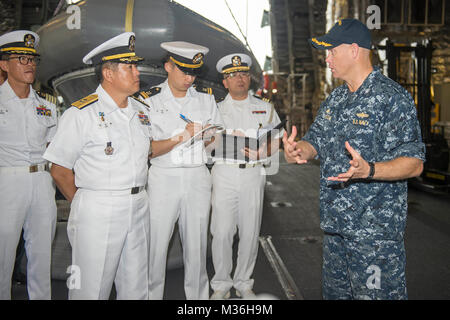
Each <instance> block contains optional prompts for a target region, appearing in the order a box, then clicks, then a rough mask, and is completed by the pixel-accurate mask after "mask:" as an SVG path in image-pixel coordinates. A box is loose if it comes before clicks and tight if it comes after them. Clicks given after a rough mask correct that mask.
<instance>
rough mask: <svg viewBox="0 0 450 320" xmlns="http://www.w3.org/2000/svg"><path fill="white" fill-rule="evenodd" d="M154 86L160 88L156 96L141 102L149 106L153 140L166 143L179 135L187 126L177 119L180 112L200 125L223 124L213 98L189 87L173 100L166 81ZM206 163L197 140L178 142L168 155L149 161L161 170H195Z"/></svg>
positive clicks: (202, 146)
mask: <svg viewBox="0 0 450 320" xmlns="http://www.w3.org/2000/svg"><path fill="white" fill-rule="evenodd" d="M158 87H160V88H161V92H160V93H158V94H156V95H154V96H151V97H150V98H147V99H145V102H146V103H147V104H149V105H150V106H151V110H150V122H151V124H152V134H153V140H155V141H157V140H166V139H169V138H171V137H173V136H175V135H177V134H179V133H181V132H183V131H184V129H185V127H186V124H187V123H186V121H184V120H182V119H181V118H180V113H181V114H183V115H184V116H185V117H186V118H188V119H190V120H191V121H194V122H198V123H201V124H202V125H203V126H205V125H207V124H223V122H222V119H221V117H220V114H219V112H218V109H217V104H216V102H215V100H214V96H213V95H210V94H206V93H201V92H197V91H196V90H195V88H193V87H190V88H189V89H188V90H187V92H186V96H185V97H184V98H181V99H177V98H175V97H174V96H173V94H172V91H171V90H170V88H169V85H168V80H166V81H165V82H163V83H161V84H160V85H159V86H158ZM206 162H207V156H206V152H205V147H204V143H203V141H202V140H197V141H196V142H195V143H194V144H193V145H187V144H183V143H180V144H179V145H177V146H175V147H174V148H173V149H172V150H171V151H170V152H168V153H166V154H164V155H161V156H158V157H155V158H153V159H151V163H152V165H155V166H158V167H165V168H171V167H172V168H173V167H197V166H201V165H204V164H205V163H206Z"/></svg>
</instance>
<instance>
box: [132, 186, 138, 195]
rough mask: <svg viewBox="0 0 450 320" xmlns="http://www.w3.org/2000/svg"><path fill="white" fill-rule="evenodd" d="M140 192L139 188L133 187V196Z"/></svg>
mask: <svg viewBox="0 0 450 320" xmlns="http://www.w3.org/2000/svg"><path fill="white" fill-rule="evenodd" d="M138 192H139V187H133V188H131V194H136V193H138Z"/></svg>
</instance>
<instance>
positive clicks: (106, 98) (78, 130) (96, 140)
mask: <svg viewBox="0 0 450 320" xmlns="http://www.w3.org/2000/svg"><path fill="white" fill-rule="evenodd" d="M95 94H97V95H98V100H97V101H96V102H94V103H92V104H89V105H87V106H86V107H84V108H82V109H78V108H76V107H71V108H69V109H67V110H66V111H65V112H64V114H63V115H62V117H61V121H60V125H59V126H58V130H57V132H56V135H55V137H54V139H53V141H52V143H51V144H50V145H49V147H48V149H47V151H46V152H45V154H44V158H45V159H47V160H49V161H51V162H53V163H56V164H58V165H61V166H63V167H66V168H68V169H72V168H73V169H74V171H75V185H76V186H77V187H79V188H86V189H90V190H105V191H114V190H125V189H129V188H132V187H136V186H145V184H146V182H147V158H148V153H149V147H150V137H151V126H150V123H149V121H148V119H149V113H148V108H147V107H146V106H145V105H144V104H142V103H140V102H138V101H136V100H135V99H133V98H128V107H127V108H126V109H121V108H119V107H118V106H117V104H116V103H115V102H114V100H113V99H112V98H111V96H110V95H109V94H108V93H107V92H106V91H105V90H104V89H103V88H102V86H101V85H100V86H99V87H98V88H97V90H96V92H95ZM127 109H129V110H127ZM108 142H110V143H111V147H112V148H113V149H114V150H113V152H112V154H110V155H108V154H106V153H107V152H106V151H105V149H106V146H107V144H108Z"/></svg>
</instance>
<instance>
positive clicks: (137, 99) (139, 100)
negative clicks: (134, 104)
mask: <svg viewBox="0 0 450 320" xmlns="http://www.w3.org/2000/svg"><path fill="white" fill-rule="evenodd" d="M139 96H140V95H139ZM131 98H133V99H134V100H136V101H138V102H140V103H142V104H143V105H144V107H146V108H147V109H150V106H149V105H148V104H146V103H145V102H144V101H142V100H141V99H139V98H136V97H135V96H131Z"/></svg>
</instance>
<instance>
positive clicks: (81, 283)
mask: <svg viewBox="0 0 450 320" xmlns="http://www.w3.org/2000/svg"><path fill="white" fill-rule="evenodd" d="M148 214H149V213H148V198H147V194H146V192H145V191H142V192H140V193H137V194H133V195H132V194H130V193H127V194H124V193H122V192H114V191H112V192H107V191H92V190H86V189H78V191H77V192H76V194H75V197H74V199H73V201H72V205H71V210H70V216H69V222H68V224H67V234H68V237H69V241H70V244H71V246H72V266H71V276H70V277H69V280H68V281H67V283H68V286H69V299H70V300H78V299H84V300H87V299H89V300H91V299H94V300H107V299H109V296H110V292H111V288H112V285H113V283H114V284H115V285H116V292H117V299H118V300H125V299H133V300H146V299H148V286H147V283H148V278H147V277H148V241H149V236H148V228H149V226H148Z"/></svg>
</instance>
